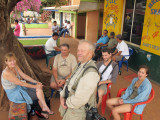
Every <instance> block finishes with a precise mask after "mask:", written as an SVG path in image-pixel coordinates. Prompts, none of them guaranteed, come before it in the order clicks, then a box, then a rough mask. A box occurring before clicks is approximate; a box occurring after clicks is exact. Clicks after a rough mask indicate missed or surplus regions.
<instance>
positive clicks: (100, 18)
mask: <svg viewBox="0 0 160 120" xmlns="http://www.w3.org/2000/svg"><path fill="white" fill-rule="evenodd" d="M102 29H103V17H102V16H100V17H99V28H98V36H101V35H102Z"/></svg>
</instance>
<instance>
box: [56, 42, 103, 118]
mask: <svg viewBox="0 0 160 120" xmlns="http://www.w3.org/2000/svg"><path fill="white" fill-rule="evenodd" d="M94 50H95V47H94V45H93V44H92V43H91V42H89V41H80V43H79V45H78V51H77V56H78V61H79V64H78V65H77V67H76V68H75V70H74V71H73V73H72V76H71V77H70V79H68V81H67V83H66V84H65V87H64V89H63V90H62V91H61V93H60V103H61V105H60V109H59V110H60V113H61V116H63V120H86V110H85V105H86V104H87V103H88V105H89V106H90V108H91V107H96V92H97V84H98V82H99V79H100V77H99V75H98V72H97V68H96V65H95V63H94V62H93V61H92V57H93V54H94ZM65 91H68V92H65ZM67 93H68V94H67Z"/></svg>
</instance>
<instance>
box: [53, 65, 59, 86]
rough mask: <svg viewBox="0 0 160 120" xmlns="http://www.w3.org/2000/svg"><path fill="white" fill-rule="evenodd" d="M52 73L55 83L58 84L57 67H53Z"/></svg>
mask: <svg viewBox="0 0 160 120" xmlns="http://www.w3.org/2000/svg"><path fill="white" fill-rule="evenodd" d="M52 73H53V77H54V79H55V81H56V83H57V84H58V71H57V68H55V67H53V69H52Z"/></svg>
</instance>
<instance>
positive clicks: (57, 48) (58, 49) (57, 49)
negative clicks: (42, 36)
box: [53, 47, 61, 51]
mask: <svg viewBox="0 0 160 120" xmlns="http://www.w3.org/2000/svg"><path fill="white" fill-rule="evenodd" d="M53 48H54V49H55V50H56V51H61V49H60V48H59V47H53Z"/></svg>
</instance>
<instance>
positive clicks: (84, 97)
mask: <svg viewBox="0 0 160 120" xmlns="http://www.w3.org/2000/svg"><path fill="white" fill-rule="evenodd" d="M98 81H99V75H98V74H97V73H95V72H89V73H87V74H86V75H84V76H83V77H82V78H80V81H79V83H78V86H77V89H76V92H75V94H74V95H72V96H69V97H68V98H67V100H66V105H67V107H68V108H80V107H82V106H84V105H85V104H86V103H87V102H88V101H89V99H90V97H91V96H92V95H93V94H94V92H95V91H96V90H97V84H98ZM86 93H87V94H86Z"/></svg>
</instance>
